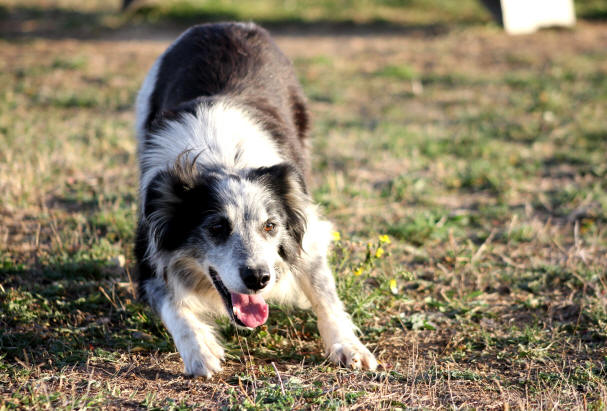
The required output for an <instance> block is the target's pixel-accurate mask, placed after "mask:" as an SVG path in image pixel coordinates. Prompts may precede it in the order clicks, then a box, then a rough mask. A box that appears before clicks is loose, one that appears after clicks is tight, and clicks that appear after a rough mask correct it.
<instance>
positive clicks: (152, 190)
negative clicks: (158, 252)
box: [143, 161, 217, 251]
mask: <svg viewBox="0 0 607 411" xmlns="http://www.w3.org/2000/svg"><path fill="white" fill-rule="evenodd" d="M177 163H178V164H179V165H177V166H174V167H172V168H169V169H167V170H163V171H160V172H158V173H157V174H156V175H155V176H154V177H153V178H152V180H151V182H150V184H149V185H148V188H147V190H146V194H145V203H144V205H143V215H144V218H145V220H146V222H147V223H148V226H149V227H150V232H151V233H152V234H153V238H154V239H155V241H156V244H157V246H158V248H160V249H164V250H168V251H172V250H175V249H176V248H178V247H179V246H180V245H182V244H183V243H184V242H185V241H186V240H187V239H188V238H189V236H190V234H191V233H192V232H193V231H194V230H195V229H196V228H197V227H198V226H199V225H200V223H201V222H202V220H203V218H204V217H205V215H206V212H207V211H210V210H213V209H215V208H216V206H217V205H216V204H215V201H214V198H215V197H214V196H213V194H212V185H213V181H212V178H211V179H205V180H199V179H198V178H197V173H196V170H195V166H194V165H190V166H187V165H185V164H184V162H179V161H178V162H177Z"/></svg>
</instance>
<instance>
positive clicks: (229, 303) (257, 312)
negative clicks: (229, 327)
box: [209, 267, 270, 328]
mask: <svg viewBox="0 0 607 411" xmlns="http://www.w3.org/2000/svg"><path fill="white" fill-rule="evenodd" d="M209 274H210V277H211V280H213V285H214V286H215V288H216V289H217V292H219V295H221V298H222V299H223V302H224V304H225V306H226V308H227V310H228V314H229V315H230V318H231V319H232V321H234V322H235V323H236V324H238V325H240V326H243V327H249V328H255V327H259V326H260V325H262V324H263V323H265V322H266V320H267V319H268V313H269V311H270V310H269V308H268V304H267V303H266V302H265V300H264V299H263V297H262V296H261V294H239V293H232V292H230V291H229V290H228V289H227V288H226V286H225V285H224V284H223V282H222V281H221V280H220V279H219V274H218V273H217V271H215V269H214V268H213V267H209Z"/></svg>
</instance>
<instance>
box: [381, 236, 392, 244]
mask: <svg viewBox="0 0 607 411" xmlns="http://www.w3.org/2000/svg"><path fill="white" fill-rule="evenodd" d="M379 242H380V243H386V244H390V243H392V241H390V237H388V234H384V235H380V236H379Z"/></svg>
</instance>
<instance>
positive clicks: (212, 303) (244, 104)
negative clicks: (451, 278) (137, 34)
mask: <svg viewBox="0 0 607 411" xmlns="http://www.w3.org/2000/svg"><path fill="white" fill-rule="evenodd" d="M136 105H137V107H136V110H137V124H136V128H137V137H138V144H139V145H138V150H139V161H140V167H141V184H140V208H139V226H138V229H137V239H136V245H135V253H136V257H137V260H138V272H139V293H140V296H141V297H143V298H144V299H145V300H147V301H148V302H149V303H150V305H151V306H152V307H153V308H154V310H155V311H156V312H157V313H158V314H159V315H160V317H161V318H162V321H163V322H164V324H165V325H166V327H167V329H168V330H169V332H170V333H171V335H172V336H173V339H174V341H175V345H176V346H177V349H178V350H179V352H180V354H181V357H182V358H183V362H184V364H185V372H186V373H187V374H193V375H202V376H206V377H211V376H212V375H213V373H216V372H218V371H220V370H221V361H222V359H223V349H222V347H221V346H220V345H219V343H218V342H217V339H216V338H215V335H214V332H213V321H212V320H211V318H212V316H213V315H226V314H227V315H228V316H229V318H230V319H231V320H232V321H233V322H234V323H235V324H237V325H239V326H243V327H249V328H255V327H257V326H259V325H261V324H263V323H264V322H265V321H266V320H267V318H268V305H267V304H266V300H274V301H277V302H279V303H287V304H294V305H297V306H302V307H310V306H311V308H312V309H313V310H314V312H315V313H316V315H317V316H318V328H319V331H320V334H321V336H322V339H323V341H324V346H325V349H326V354H327V355H328V356H329V358H330V359H331V360H332V361H334V362H338V363H343V364H345V365H347V366H349V367H352V368H365V369H375V368H376V366H377V361H376V360H375V357H374V356H373V354H371V353H370V352H369V350H367V348H365V346H364V345H362V344H361V342H360V341H359V339H358V338H357V337H356V335H355V333H354V329H355V327H354V325H353V324H352V321H351V320H350V318H349V316H348V315H347V314H346V312H345V311H344V308H343V305H342V303H341V301H340V300H339V298H338V296H337V293H336V291H335V282H334V280H333V275H332V273H331V271H330V269H329V266H328V264H327V248H328V245H329V242H330V232H331V225H330V224H329V223H328V222H326V221H323V220H321V219H320V218H319V216H318V214H317V210H316V208H315V206H314V205H313V204H312V202H311V200H310V197H309V195H308V192H307V187H306V177H307V174H308V171H309V170H308V162H307V160H308V159H307V157H308V156H307V147H306V146H307V141H306V131H307V128H308V115H307V111H306V106H305V103H304V98H303V95H302V91H301V87H300V85H299V84H298V82H297V79H296V77H295V75H294V73H293V68H292V66H291V63H290V62H289V60H288V59H287V58H286V57H285V56H284V55H283V54H282V53H281V52H280V50H279V49H278V48H277V46H276V45H275V44H274V42H273V41H272V40H271V39H270V36H269V34H268V33H267V32H266V31H265V30H263V29H261V28H260V27H258V26H256V25H254V24H252V23H247V24H241V23H224V24H208V25H199V26H195V27H192V28H190V29H189V30H187V31H186V32H185V33H183V34H182V35H181V36H180V37H179V38H178V39H177V41H176V42H175V43H173V44H172V45H171V46H170V47H169V48H168V49H167V50H166V52H165V53H164V54H163V55H162V56H160V58H158V60H157V61H156V62H155V63H154V65H153V66H152V68H151V70H150V72H149V73H148V75H147V77H146V79H145V81H144V83H143V86H142V87H141V90H140V91H139V95H138V96H137V103H136Z"/></svg>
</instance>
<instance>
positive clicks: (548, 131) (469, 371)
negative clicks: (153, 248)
mask: <svg viewBox="0 0 607 411" xmlns="http://www.w3.org/2000/svg"><path fill="white" fill-rule="evenodd" d="M81 3H82V4H81ZM148 3H149V2H148ZM148 3H145V4H143V5H141V4H140V5H139V6H137V7H139V8H134V9H132V10H129V11H127V13H126V14H120V13H118V12H117V11H116V10H117V9H118V8H119V4H118V2H117V1H107V2H102V1H98V0H95V1H90V2H86V3H84V2H77V1H74V0H58V1H55V2H48V1H41V0H28V1H21V2H17V1H9V0H3V1H0V142H1V143H2V150H0V192H1V193H2V197H1V198H0V304H1V306H0V307H1V308H0V382H1V384H0V401H1V405H0V408H1V409H12V408H66V409H67V408H69V409H74V408H79V409H80V408H100V409H108V408H116V409H118V408H120V409H122V408H136V409H190V408H198V407H200V408H226V409H232V408H234V409H265V408H270V409H292V408H313V409H325V408H353V409H382V408H409V407H410V408H456V409H459V408H489V409H493V408H499V409H509V408H557V409H563V408H591V409H605V407H606V406H607V405H606V404H607V348H606V345H605V343H606V342H607V329H606V327H607V268H606V267H607V230H606V227H607V226H606V223H607V217H606V215H607V194H606V189H607V161H606V151H607V22H605V20H602V19H604V18H605V16H606V14H607V13H606V7H605V6H604V5H603V3H601V2H599V1H585V2H577V3H576V4H577V6H578V14H579V15H581V16H582V19H580V21H579V22H578V25H577V26H576V28H575V29H573V30H547V31H542V32H539V33H537V34H533V35H529V36H522V37H509V36H506V35H505V34H504V33H503V32H502V31H501V30H500V29H499V27H498V26H496V25H495V24H493V23H491V22H490V20H489V17H488V15H487V14H486V13H485V12H484V11H483V10H482V9H480V6H478V5H477V4H476V2H473V1H462V2H461V3H460V2H458V4H460V6H459V7H458V8H454V7H453V6H452V5H451V6H449V4H453V3H452V2H445V1H442V0H432V1H431V2H427V3H424V2H420V1H413V0H411V1H409V2H401V3H402V4H404V5H405V6H404V7H403V6H402V4H400V3H399V2H395V1H379V0H377V1H375V2H364V1H355V0H350V1H345V0H343V1H337V0H335V1H327V2H324V3H323V2H312V3H311V4H312V6H310V7H309V8H305V9H304V8H302V7H300V6H299V5H298V4H299V3H297V2H293V4H291V3H289V2H278V3H280V4H279V5H282V6H284V7H283V8H282V9H281V8H279V7H277V4H278V3H277V1H270V0H267V1H264V2H261V3H259V2H258V3H259V4H262V5H263V7H262V6H260V7H259V8H251V7H249V6H250V4H249V3H250V2H248V3H247V2H246V1H245V2H243V3H236V2H231V1H227V0H215V1H211V2H208V4H207V6H196V7H194V6H192V4H193V3H186V2H181V3H180V2H175V1H169V0H167V1H166V2H157V4H156V3H151V4H148ZM287 3H288V4H287ZM285 4H286V6H285ZM374 4H375V5H378V7H375V8H373V7H371V8H370V6H369V5H374ZM424 4H425V6H424ZM346 6H352V8H348V7H346ZM380 6H381V7H380ZM441 6H444V7H441ZM197 7H198V8H197ZM432 7H434V8H432ZM249 10H255V12H254V13H253V12H252V13H253V14H247V13H248V12H249ZM277 10H278V11H277ZM280 10H282V11H280ZM284 10H286V11H284ZM281 13H282V14H281ZM223 18H237V19H246V18H255V19H256V20H259V21H262V22H263V23H264V24H266V25H267V26H268V27H270V29H271V30H272V33H273V34H274V37H275V39H276V41H277V43H278V45H279V46H280V47H281V48H282V49H283V50H284V52H285V53H286V54H287V55H288V56H289V57H290V58H291V59H292V60H293V61H294V64H295V67H296V70H297V73H298V75H299V77H300V79H301V81H302V84H303V86H304V89H305V92H306V95H307V96H308V99H309V103H310V108H311V112H312V117H313V127H312V132H311V141H312V142H313V154H314V155H313V170H314V174H313V181H312V187H313V195H314V198H315V200H316V201H317V202H318V203H319V204H320V206H321V209H322V211H323V213H324V214H325V215H327V216H328V217H329V218H330V219H331V220H332V221H333V222H334V223H335V226H336V231H337V232H336V234H335V241H334V244H333V249H332V254H331V255H332V256H331V264H332V267H333V268H334V272H335V276H336V279H337V282H338V288H339V292H340V295H341V296H342V298H343V300H344V302H345V304H346V306H347V308H348V311H349V312H350V313H352V316H353V319H354V321H355V323H356V324H357V325H358V326H359V327H360V330H361V339H362V340H363V341H364V342H365V343H366V344H367V345H368V347H369V348H370V349H371V350H372V351H374V352H375V354H376V356H377V357H378V359H379V361H380V362H381V367H380V369H379V370H378V371H377V372H360V371H350V370H347V369H342V368H339V367H336V366H334V365H332V364H329V363H327V362H326V361H325V360H324V358H323V356H322V351H321V344H320V342H319V339H318V333H317V331H316V323H315V319H314V318H313V316H312V315H311V314H310V313H309V312H306V311H298V310H292V309H289V308H288V307H277V306H272V307H271V310H270V311H271V314H270V319H269V321H268V323H267V324H266V325H264V326H262V327H260V328H259V329H257V330H255V331H252V332H247V331H242V330H237V329H235V328H234V327H232V326H231V325H229V324H227V323H226V322H221V321H220V322H219V324H218V325H219V329H220V330H221V336H222V339H223V341H224V343H225V345H226V347H227V357H228V358H227V361H226V364H225V370H224V372H223V373H220V374H219V375H217V376H216V377H214V378H213V379H211V380H208V381H207V380H204V379H202V378H188V377H185V376H184V375H182V363H181V360H180V358H179V355H178V354H177V353H176V352H175V347H174V345H173V343H172V341H171V339H170V336H169V335H168V334H167V332H166V330H165V329H164V327H163V325H162V324H161V323H160V322H159V321H158V319H157V318H156V317H155V316H154V315H153V314H152V312H151V311H150V310H149V308H147V307H146V306H144V305H142V304H140V303H138V302H137V300H136V298H135V294H134V292H133V286H132V281H131V279H132V275H134V274H133V269H134V265H133V253H132V245H133V244H132V243H133V230H134V225H135V214H136V207H137V193H136V187H137V171H136V160H135V141H134V138H133V132H132V130H133V100H134V96H135V93H136V91H137V89H138V87H139V85H140V83H141V81H142V79H143V77H144V75H145V72H146V70H147V69H148V68H149V67H150V65H151V63H152V61H153V60H154V58H155V57H156V56H158V54H159V53H161V52H162V51H163V50H164V48H165V47H166V46H167V45H168V44H169V42H170V41H171V40H172V39H174V38H175V37H176V36H177V35H178V34H179V32H180V30H182V29H183V28H184V27H186V26H187V24H189V23H191V22H192V21H196V20H197V19H199V20H215V19H223Z"/></svg>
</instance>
